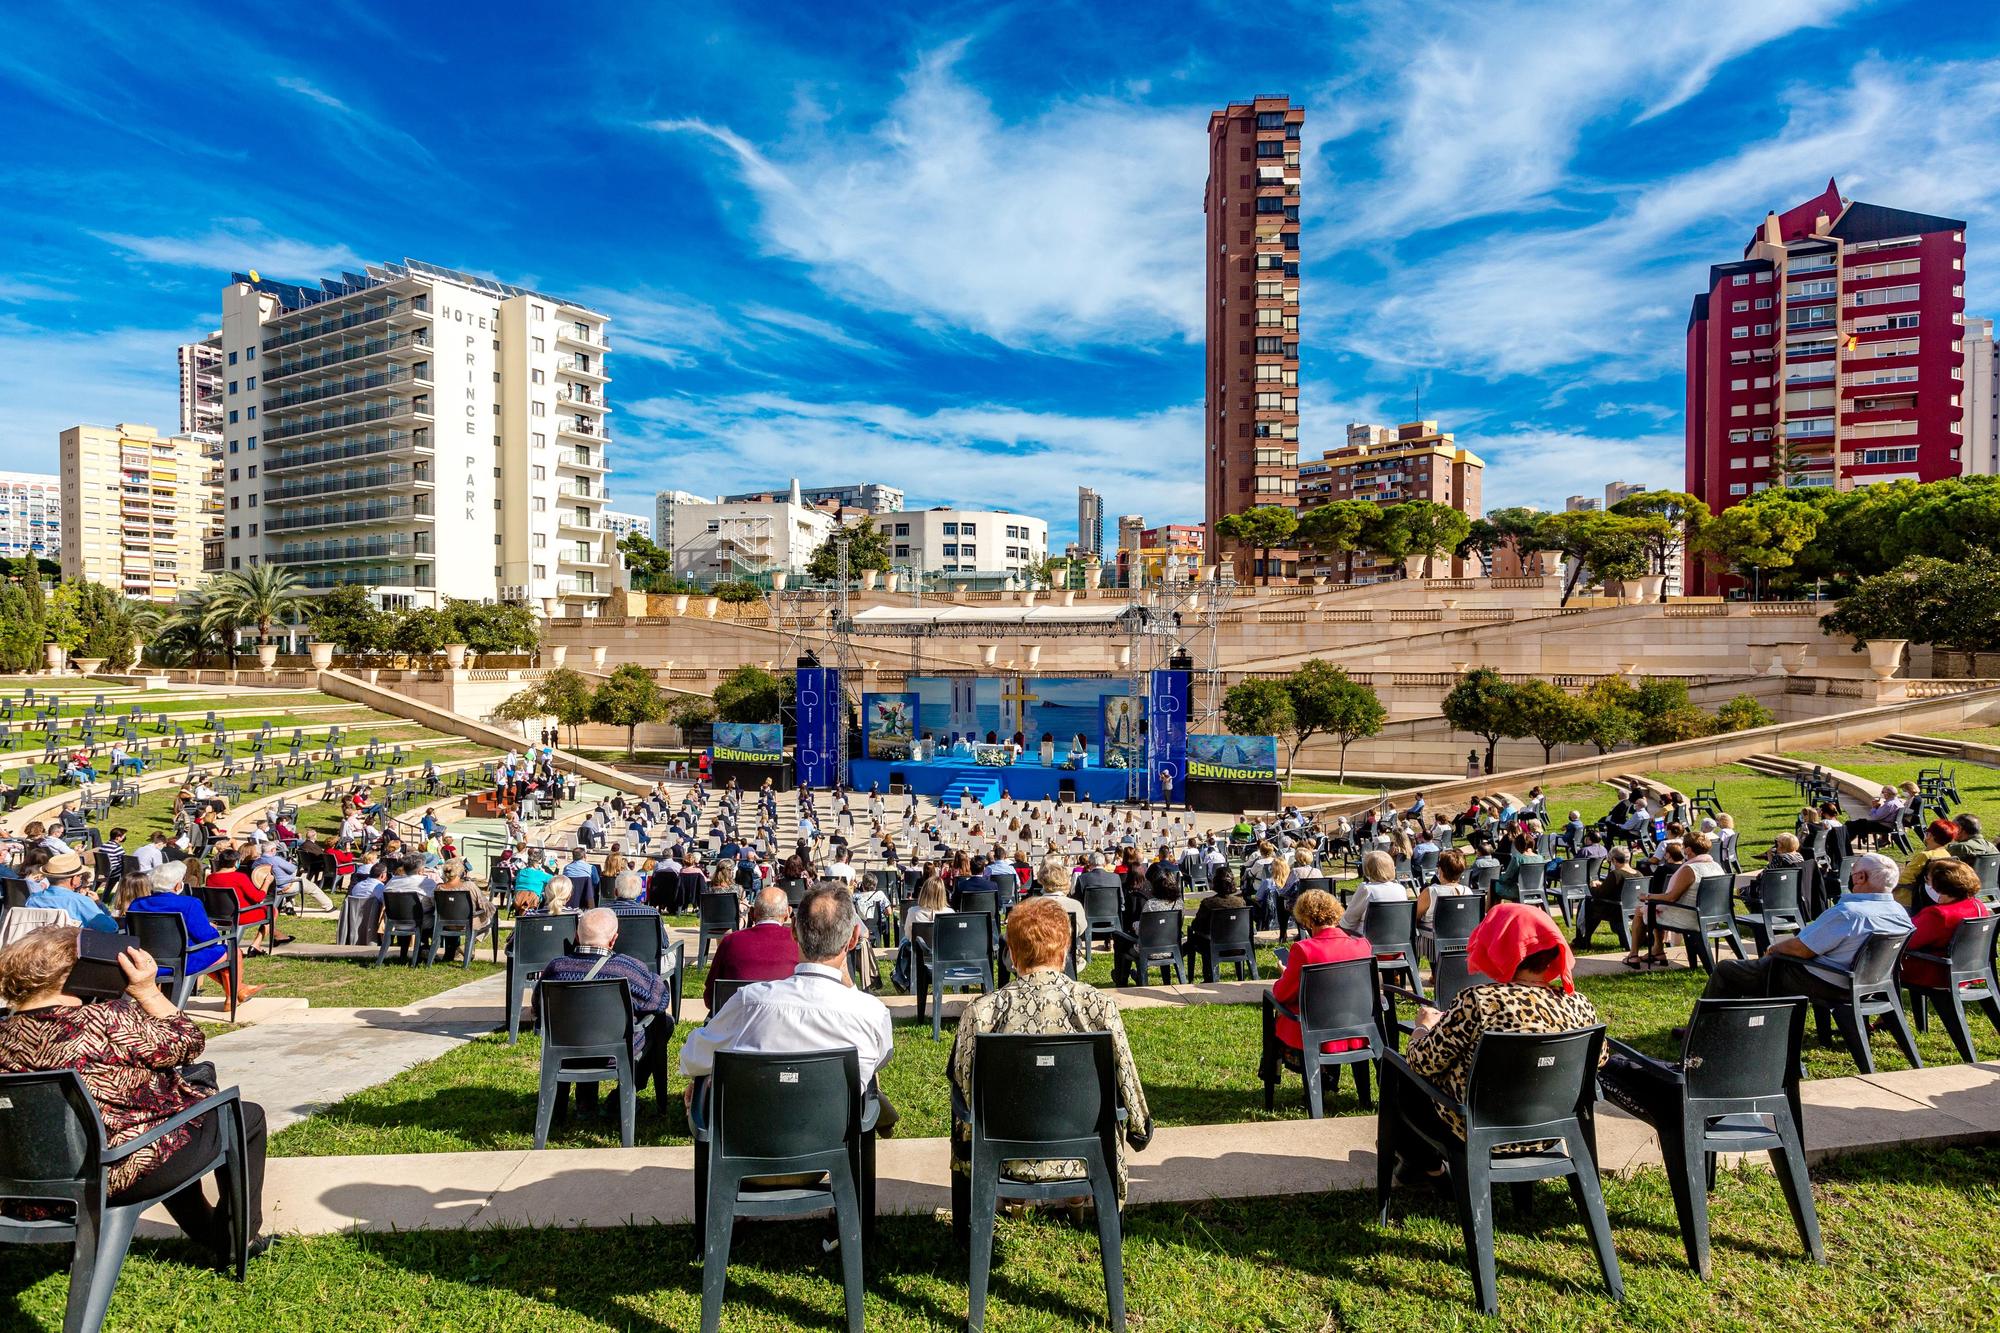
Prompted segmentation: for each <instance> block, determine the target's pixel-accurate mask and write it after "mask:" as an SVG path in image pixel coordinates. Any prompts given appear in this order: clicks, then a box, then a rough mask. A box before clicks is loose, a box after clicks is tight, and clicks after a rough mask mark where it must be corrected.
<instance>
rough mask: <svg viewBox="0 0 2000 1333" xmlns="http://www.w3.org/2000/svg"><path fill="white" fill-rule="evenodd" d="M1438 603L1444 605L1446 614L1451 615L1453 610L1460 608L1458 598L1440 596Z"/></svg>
mask: <svg viewBox="0 0 2000 1333" xmlns="http://www.w3.org/2000/svg"><path fill="white" fill-rule="evenodd" d="M1438 605H1439V606H1441V607H1443V608H1444V613H1445V615H1447V616H1449V615H1450V614H1451V613H1452V612H1454V611H1456V610H1458V598H1456V597H1440V598H1438Z"/></svg>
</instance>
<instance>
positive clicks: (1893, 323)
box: [1887, 315, 1917, 329]
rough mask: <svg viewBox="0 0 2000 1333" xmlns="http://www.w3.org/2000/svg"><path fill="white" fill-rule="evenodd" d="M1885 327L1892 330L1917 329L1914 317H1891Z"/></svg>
mask: <svg viewBox="0 0 2000 1333" xmlns="http://www.w3.org/2000/svg"><path fill="white" fill-rule="evenodd" d="M1887 327H1888V328H1892V329H1914V328H1915V327H1917V317H1916V316H1915V315H1891V316H1889V323H1888V325H1887Z"/></svg>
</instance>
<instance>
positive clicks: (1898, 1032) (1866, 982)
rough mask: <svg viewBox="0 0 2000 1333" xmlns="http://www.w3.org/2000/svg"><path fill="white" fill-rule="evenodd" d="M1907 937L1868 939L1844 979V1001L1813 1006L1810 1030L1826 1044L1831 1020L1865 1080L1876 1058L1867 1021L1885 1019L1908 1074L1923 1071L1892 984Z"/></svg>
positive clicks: (1903, 934)
mask: <svg viewBox="0 0 2000 1333" xmlns="http://www.w3.org/2000/svg"><path fill="white" fill-rule="evenodd" d="M1909 938H1910V933H1909V932H1908V931H1903V932H1900V933H1898V934H1892V935H1871V936H1869V937H1868V941H1867V942H1866V943H1865V944H1863V945H1862V946H1861V951H1860V952H1859V953H1858V954H1856V955H1855V956H1854V970H1853V971H1851V972H1849V973H1848V974H1847V999H1846V1000H1845V1001H1844V1002H1842V1003H1839V1004H1825V1003H1821V1002H1820V1001H1817V1000H1815V1001H1814V1002H1813V1017H1814V1026H1815V1028H1816V1029H1817V1030H1818V1033H1819V1039H1820V1040H1821V1041H1825V1040H1826V1039H1827V1035H1826V1025H1827V1019H1828V1017H1829V1016H1831V1017H1832V1019H1833V1022H1834V1025H1835V1026H1836V1027H1838V1028H1839V1029H1840V1036H1841V1039H1842V1040H1843V1041H1845V1042H1846V1043H1847V1052H1848V1054H1849V1055H1852V1056H1853V1057H1854V1063H1855V1064H1856V1065H1858V1066H1860V1069H1861V1072H1862V1073H1864V1074H1872V1073H1874V1072H1875V1053H1874V1052H1873V1051H1872V1050H1871V1049H1870V1048H1869V1045H1868V1020H1869V1019H1871V1018H1883V1019H1886V1020H1887V1021H1888V1024H1889V1035H1890V1036H1892V1037H1894V1038H1895V1040H1896V1045H1897V1047H1898V1048H1900V1049H1901V1050H1902V1052H1903V1058H1904V1059H1906V1060H1908V1061H1909V1062H1910V1067H1911V1068H1912V1069H1922V1068H1923V1067H1924V1058H1923V1057H1922V1056H1921V1055H1918V1054H1917V1039H1916V1037H1915V1036H1914V1035H1912V1034H1911V1032H1910V1024H1909V1020H1908V1019H1907V1018H1905V1017H1904V1015H1903V996H1902V991H1901V990H1900V989H1899V988H1898V986H1897V984H1896V964H1897V962H1898V961H1899V960H1900V959H1901V958H1902V956H1903V945H1904V944H1905V943H1906V942H1907V941H1908V940H1909Z"/></svg>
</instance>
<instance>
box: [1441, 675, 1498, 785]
mask: <svg viewBox="0 0 2000 1333" xmlns="http://www.w3.org/2000/svg"><path fill="white" fill-rule="evenodd" d="M1513 696H1514V687H1513V686H1512V685H1509V684H1508V683H1507V682H1506V681H1505V680H1502V679H1501V678H1500V673H1499V672H1497V671H1495V670H1494V669H1493V668H1492V667H1474V668H1473V669H1472V670H1470V671H1468V672H1466V673H1465V674H1464V675H1463V676H1460V677H1459V678H1458V684H1456V685H1454V686H1452V687H1451V693H1449V694H1447V695H1445V697H1444V702H1443V703H1442V704H1441V705H1440V706H1439V710H1438V711H1440V712H1442V713H1443V714H1444V720H1445V721H1447V722H1449V723H1450V724H1451V728H1452V730H1453V731H1462V732H1465V733H1466V734H1467V735H1469V736H1477V737H1479V738H1480V739H1481V740H1483V741H1485V742H1486V771H1487V772H1488V773H1491V772H1492V771H1493V762H1494V755H1495V752H1496V751H1498V750H1499V748H1500V738H1501V737H1502V736H1511V735H1513V734H1514V733H1513V732H1510V731H1508V730H1507V726H1508V723H1509V722H1510V721H1511V720H1512V717H1513Z"/></svg>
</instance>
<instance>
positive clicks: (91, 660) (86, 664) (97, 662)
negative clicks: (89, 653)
mask: <svg viewBox="0 0 2000 1333" xmlns="http://www.w3.org/2000/svg"><path fill="white" fill-rule="evenodd" d="M70 660H71V662H72V663H73V664H74V665H75V667H76V669H77V671H78V672H79V673H81V674H82V675H86V676H94V675H96V674H97V673H98V672H99V671H101V670H103V668H104V659H103V658H101V657H76V658H71V659H70Z"/></svg>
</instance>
